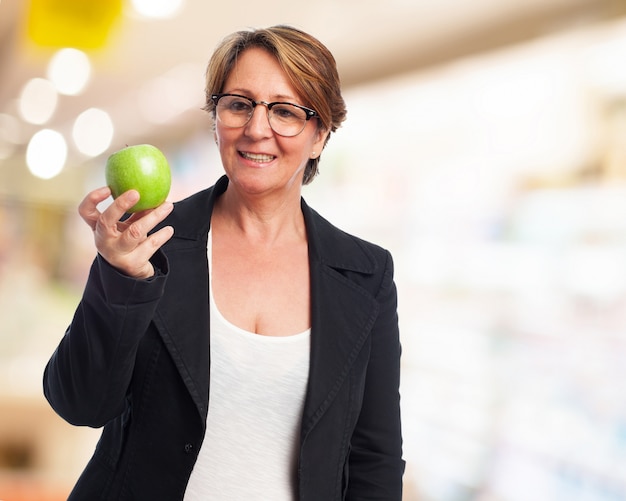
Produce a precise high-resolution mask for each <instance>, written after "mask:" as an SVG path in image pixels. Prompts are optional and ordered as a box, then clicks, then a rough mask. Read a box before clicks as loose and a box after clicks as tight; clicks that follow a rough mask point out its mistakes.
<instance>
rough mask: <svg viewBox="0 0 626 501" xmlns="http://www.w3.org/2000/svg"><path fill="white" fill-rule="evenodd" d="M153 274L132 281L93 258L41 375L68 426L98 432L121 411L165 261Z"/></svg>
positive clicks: (160, 258) (158, 257)
mask: <svg viewBox="0 0 626 501" xmlns="http://www.w3.org/2000/svg"><path fill="white" fill-rule="evenodd" d="M152 261H153V264H154V265H155V270H156V271H157V272H156V275H155V276H154V277H152V278H150V279H147V280H136V279H133V278H130V277H128V276H125V275H123V274H121V273H119V272H118V271H117V270H116V269H115V268H113V267H112V266H111V265H110V264H108V263H107V262H106V261H105V260H104V259H103V258H102V257H101V256H98V257H97V258H96V259H95V260H94V262H93V264H92V266H91V270H90V273H89V278H88V279H87V284H86V286H85V290H84V293H83V297H82V299H81V301H80V303H79V305H78V307H77V309H76V312H75V313H74V317H73V319H72V322H71V324H70V326H69V327H68V329H67V330H66V332H65V335H64V336H63V338H62V340H61V342H60V343H59V345H58V347H57V349H56V350H55V351H54V353H53V355H52V357H51V358H50V360H49V361H48V364H47V365H46V368H45V370H44V375H43V391H44V395H45V396H46V399H47V400H48V402H49V403H50V405H51V406H52V408H53V409H54V410H55V411H56V412H57V413H58V414H59V415H60V416H61V417H62V418H63V419H65V420H66V421H68V422H69V423H71V424H74V425H84V426H91V427H94V428H99V427H101V426H104V425H105V424H106V423H107V422H108V421H110V420H111V419H112V418H114V417H116V416H117V415H119V414H120V413H122V411H123V410H124V408H125V405H126V393H127V389H128V387H129V384H130V379H131V376H132V373H133V368H134V360H135V354H136V352H137V347H138V345H139V342H140V340H141V337H142V336H143V334H144V333H145V331H146V329H147V328H148V326H149V324H150V322H151V320H152V317H153V315H154V311H155V309H156V307H157V305H158V303H159V300H160V298H161V296H162V294H163V290H164V287H165V282H166V277H167V259H166V258H165V256H164V255H163V254H162V252H161V251H157V254H155V256H153V259H152Z"/></svg>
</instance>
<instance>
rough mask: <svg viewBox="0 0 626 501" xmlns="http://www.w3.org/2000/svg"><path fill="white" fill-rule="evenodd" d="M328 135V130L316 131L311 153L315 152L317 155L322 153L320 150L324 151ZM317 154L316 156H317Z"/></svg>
mask: <svg viewBox="0 0 626 501" xmlns="http://www.w3.org/2000/svg"><path fill="white" fill-rule="evenodd" d="M328 134H330V131H329V130H328V129H319V128H318V129H317V132H316V135H315V139H314V142H313V148H312V150H313V151H317V152H319V153H321V152H322V150H323V149H324V146H326V140H327V139H328ZM319 153H318V155H317V156H319Z"/></svg>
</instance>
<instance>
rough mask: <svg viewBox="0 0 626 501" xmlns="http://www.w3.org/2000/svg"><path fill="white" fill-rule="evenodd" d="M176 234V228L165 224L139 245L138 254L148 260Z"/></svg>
mask: <svg viewBox="0 0 626 501" xmlns="http://www.w3.org/2000/svg"><path fill="white" fill-rule="evenodd" d="M173 235H174V228H173V227H171V226H165V227H163V228H161V229H160V230H159V231H156V232H154V233H152V234H151V235H150V236H149V237H147V238H146V239H145V240H144V241H143V242H142V243H141V244H139V246H138V247H137V255H138V256H139V257H141V258H143V259H145V260H146V261H147V260H149V259H150V258H151V257H152V256H153V254H154V253H155V252H156V251H157V250H158V249H159V248H161V246H163V244H165V242H167V241H168V240H169V239H170V238H172V236H173Z"/></svg>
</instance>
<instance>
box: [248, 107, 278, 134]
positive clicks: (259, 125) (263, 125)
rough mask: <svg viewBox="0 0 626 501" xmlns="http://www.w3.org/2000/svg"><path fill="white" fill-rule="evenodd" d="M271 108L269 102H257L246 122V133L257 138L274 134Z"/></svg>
mask: <svg viewBox="0 0 626 501" xmlns="http://www.w3.org/2000/svg"><path fill="white" fill-rule="evenodd" d="M269 118H270V117H269V109H268V108H267V103H264V102H263V101H259V102H257V105H256V106H255V107H254V109H253V110H252V116H251V117H250V120H249V121H248V123H247V124H246V127H245V132H246V135H248V136H250V137H253V138H255V139H258V138H265V137H271V136H272V135H273V131H272V127H271V126H270V120H269Z"/></svg>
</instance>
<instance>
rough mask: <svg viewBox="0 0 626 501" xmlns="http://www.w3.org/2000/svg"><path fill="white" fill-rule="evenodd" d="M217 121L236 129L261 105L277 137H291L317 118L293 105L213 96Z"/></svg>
mask: <svg viewBox="0 0 626 501" xmlns="http://www.w3.org/2000/svg"><path fill="white" fill-rule="evenodd" d="M211 99H212V100H213V102H214V103H215V114H216V116H217V119H218V120H219V121H220V122H221V123H223V124H224V126H226V127H230V128H233V129H237V128H239V127H243V126H244V125H246V124H247V123H248V122H249V121H250V119H251V118H252V114H253V113H254V109H255V108H256V107H257V106H258V105H259V104H262V105H263V106H265V107H266V108H267V119H268V121H269V124H270V127H271V128H272V130H273V131H274V132H275V133H276V134H278V135H279V136H285V137H292V136H297V135H298V134H300V133H301V132H302V131H303V130H304V127H305V126H306V123H307V122H308V121H309V120H310V119H311V118H313V117H317V116H319V115H318V114H317V112H316V111H313V110H312V109H310V108H305V107H304V106H300V105H299V104H293V103H282V102H275V103H266V102H265V101H254V100H253V99H250V98H249V97H245V96H240V95H238V94H213V95H212V96H211Z"/></svg>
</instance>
